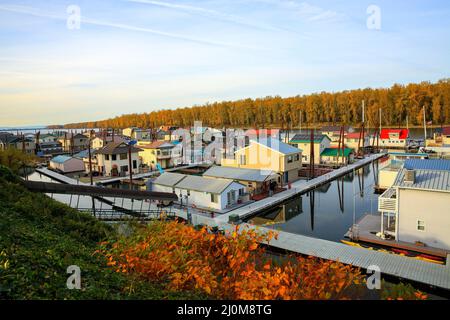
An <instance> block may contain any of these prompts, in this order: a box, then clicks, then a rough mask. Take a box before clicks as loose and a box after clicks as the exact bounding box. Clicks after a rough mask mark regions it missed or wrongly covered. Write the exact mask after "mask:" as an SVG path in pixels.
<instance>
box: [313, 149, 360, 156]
mask: <svg viewBox="0 0 450 320" xmlns="http://www.w3.org/2000/svg"><path fill="white" fill-rule="evenodd" d="M352 152H353V149H351V148H345V149H344V156H345V157H348V156H349V155H350V154H351V153H352ZM338 154H339V156H342V149H338V148H326V149H325V150H323V151H322V153H321V154H320V156H322V157H337V156H338Z"/></svg>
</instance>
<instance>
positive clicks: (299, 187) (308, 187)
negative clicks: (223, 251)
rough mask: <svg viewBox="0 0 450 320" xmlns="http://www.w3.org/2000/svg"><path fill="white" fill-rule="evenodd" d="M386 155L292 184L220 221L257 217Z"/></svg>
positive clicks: (376, 156)
mask: <svg viewBox="0 0 450 320" xmlns="http://www.w3.org/2000/svg"><path fill="white" fill-rule="evenodd" d="M386 155H387V154H386V153H377V154H372V155H370V156H368V157H366V158H364V159H361V160H358V161H357V162H355V163H352V164H350V165H347V166H345V167H341V168H339V169H336V170H333V171H332V172H330V173H327V174H324V175H322V176H320V177H317V178H314V179H311V180H309V181H305V180H299V181H296V182H293V183H292V184H291V189H289V190H286V191H284V192H280V193H278V194H274V195H273V196H272V197H269V198H266V199H263V200H260V201H257V202H255V203H251V204H249V205H247V206H243V207H241V208H239V209H236V210H233V211H230V212H228V213H227V214H224V215H222V216H220V217H219V218H218V219H219V221H221V222H228V219H229V216H230V215H232V214H236V215H238V216H239V218H241V219H245V218H248V217H250V216H252V215H255V214H256V213H258V212H261V211H263V210H266V209H269V208H271V207H274V206H276V205H279V204H281V203H283V202H284V201H286V200H289V199H290V198H293V197H295V196H297V195H299V194H304V193H307V192H309V191H312V190H314V189H316V188H318V187H320V186H322V185H324V184H326V183H329V182H331V181H333V180H335V179H337V178H340V177H342V176H345V175H346V174H348V173H350V172H352V171H353V170H358V169H360V168H362V167H364V166H366V165H368V164H370V163H372V162H374V161H376V160H378V159H380V158H382V157H384V156H386Z"/></svg>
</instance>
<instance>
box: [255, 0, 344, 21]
mask: <svg viewBox="0 0 450 320" xmlns="http://www.w3.org/2000/svg"><path fill="white" fill-rule="evenodd" d="M249 1H253V2H259V3H265V4H270V5H273V6H275V7H278V8H281V9H285V10H287V11H289V12H290V13H292V14H295V15H297V16H299V17H301V18H303V19H305V20H306V21H310V22H333V21H336V20H339V19H343V18H344V14H342V13H338V12H336V11H333V10H328V9H325V8H322V7H319V6H316V5H312V4H310V3H308V2H304V1H302V2H300V1H296V0H249Z"/></svg>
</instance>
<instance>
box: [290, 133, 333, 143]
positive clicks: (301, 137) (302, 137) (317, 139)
mask: <svg viewBox="0 0 450 320" xmlns="http://www.w3.org/2000/svg"><path fill="white" fill-rule="evenodd" d="M313 139H314V143H321V142H322V141H323V139H328V140H330V138H329V137H328V136H327V135H326V134H314V135H313ZM289 142H290V143H296V142H302V143H310V142H311V134H308V133H302V134H296V135H295V136H294V137H293V138H292V139H291V141H289Z"/></svg>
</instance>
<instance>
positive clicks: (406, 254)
mask: <svg viewBox="0 0 450 320" xmlns="http://www.w3.org/2000/svg"><path fill="white" fill-rule="evenodd" d="M341 242H342V243H343V244H346V245H349V246H352V247H358V248H363V249H367V250H375V251H378V252H384V253H389V254H396V255H399V256H403V257H407V258H413V259H417V260H422V261H426V262H431V263H437V264H441V265H443V264H445V262H444V261H442V260H440V259H439V258H438V257H434V256H430V255H426V254H418V255H417V254H414V253H412V252H409V251H407V250H402V249H397V248H392V249H390V250H386V249H383V248H374V247H370V246H365V245H362V244H361V243H357V242H352V241H346V240H341Z"/></svg>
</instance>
